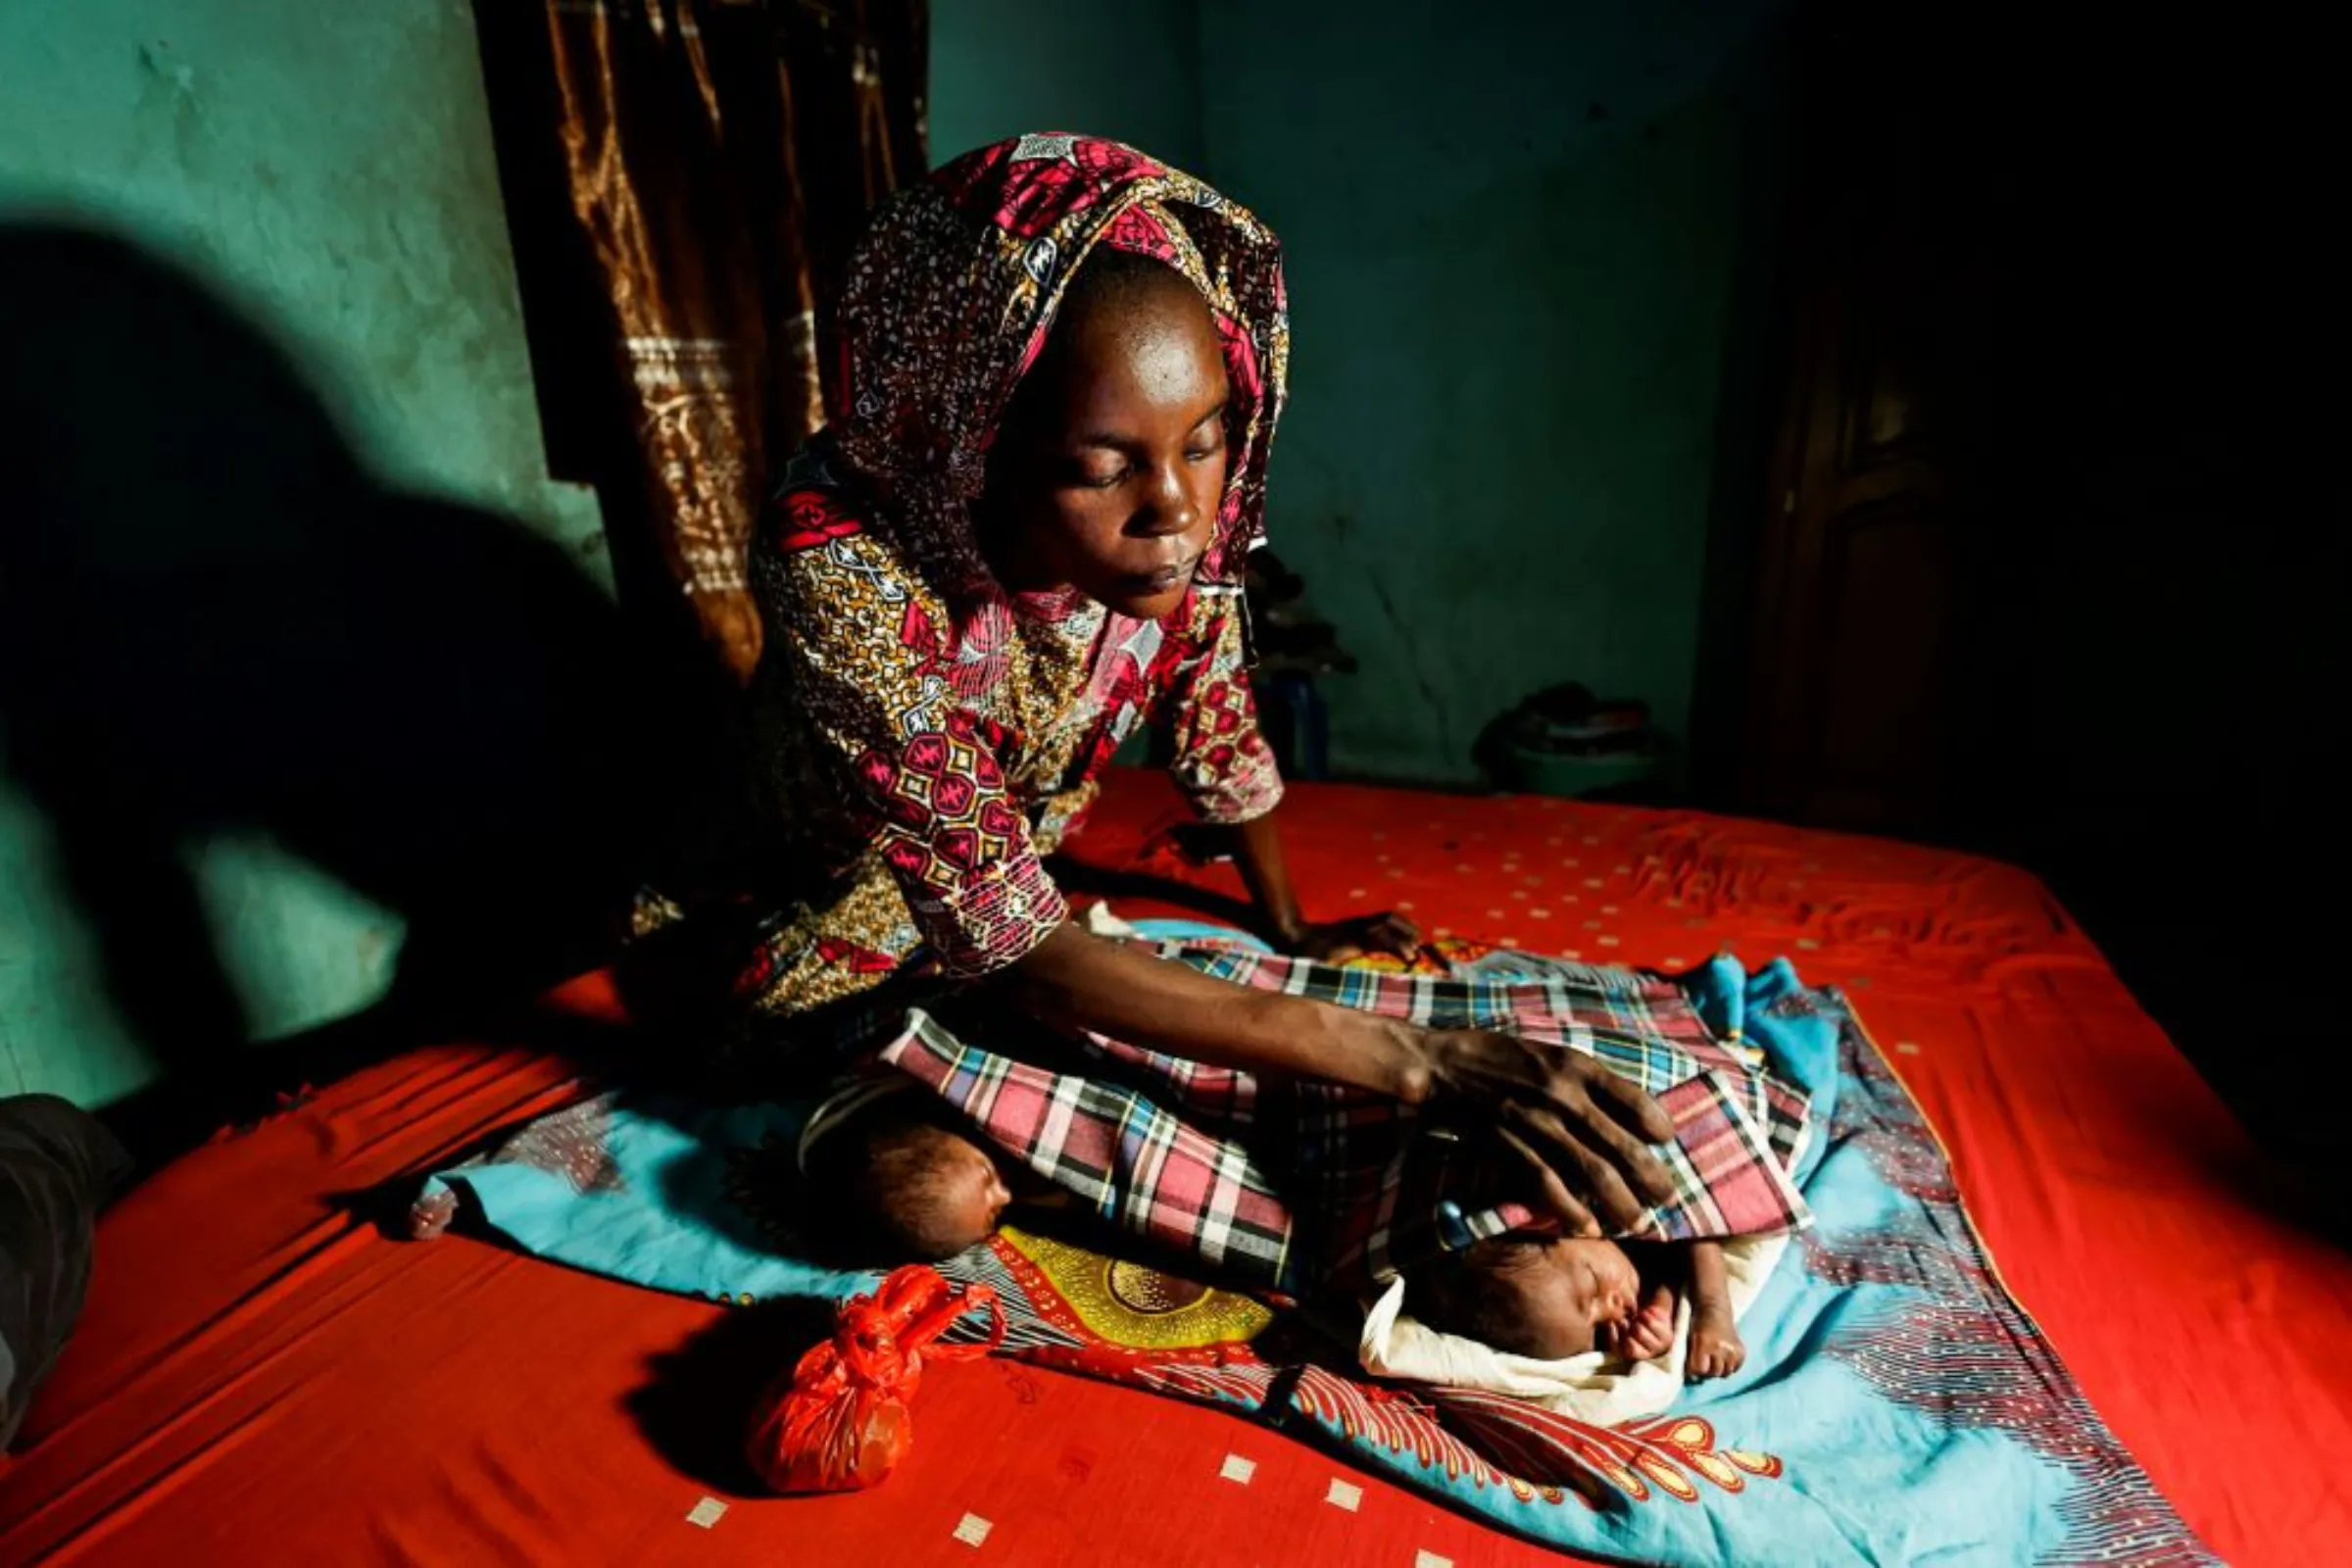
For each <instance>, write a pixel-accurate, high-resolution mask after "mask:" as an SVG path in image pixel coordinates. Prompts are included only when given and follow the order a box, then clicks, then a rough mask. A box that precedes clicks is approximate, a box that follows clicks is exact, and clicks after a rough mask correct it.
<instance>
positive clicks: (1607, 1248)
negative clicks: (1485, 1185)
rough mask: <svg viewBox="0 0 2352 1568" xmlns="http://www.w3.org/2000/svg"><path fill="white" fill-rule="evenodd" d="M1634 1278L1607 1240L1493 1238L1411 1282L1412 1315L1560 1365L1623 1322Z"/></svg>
mask: <svg viewBox="0 0 2352 1568" xmlns="http://www.w3.org/2000/svg"><path fill="white" fill-rule="evenodd" d="M1641 1284H1642V1282H1641V1276H1640V1275H1639V1274H1637V1273H1636V1272H1635V1270H1634V1264H1633V1260H1632V1259H1631V1258H1629V1257H1627V1256H1626V1255H1625V1250H1624V1249H1622V1248H1620V1247H1619V1246H1618V1245H1617V1244H1616V1243H1615V1242H1610V1241H1587V1240H1581V1239H1573V1238H1567V1237H1540V1236H1498V1237H1495V1238H1494V1239H1492V1240H1490V1241H1484V1242H1480V1243H1478V1244H1477V1245H1475V1246H1473V1247H1471V1248H1470V1249H1468V1250H1465V1251H1463V1252H1460V1253H1457V1254H1455V1255H1453V1256H1450V1257H1446V1258H1441V1259H1439V1260H1438V1261H1436V1262H1434V1263H1432V1264H1430V1265H1429V1266H1428V1267H1426V1268H1424V1269H1422V1270H1421V1271H1420V1272H1419V1273H1417V1274H1415V1275H1414V1276H1413V1287H1414V1289H1413V1292H1412V1294H1411V1296H1410V1297H1409V1298H1408V1299H1410V1300H1411V1301H1412V1303H1413V1312H1414V1315H1415V1316H1417V1317H1418V1318H1420V1319H1421V1321H1422V1322H1423V1323H1426V1324H1427V1325H1428V1326H1429V1327H1431V1328H1433V1329H1437V1330H1439V1331H1440V1332H1441V1333H1446V1334H1454V1335H1459V1336H1460V1337H1461V1338H1463V1339H1465V1340H1476V1341H1478V1342H1479V1343H1480V1344H1482V1345H1485V1346H1488V1347H1490V1348H1494V1349H1496V1350H1500V1351H1502V1352H1504V1353H1505V1354H1508V1355H1524V1356H1527V1357H1529V1358H1530V1359H1533V1360H1538V1361H1560V1360H1565V1359H1566V1358H1568V1357H1569V1356H1572V1355H1582V1354H1584V1353H1585V1352H1586V1351H1588V1350H1590V1349H1592V1348H1594V1346H1595V1345H1596V1344H1598V1343H1599V1341H1600V1338H1601V1331H1602V1329H1603V1328H1604V1327H1606V1326H1608V1325H1611V1324H1620V1323H1624V1322H1627V1321H1629V1320H1631V1318H1632V1316H1633V1314H1634V1312H1635V1311H1636V1310H1637V1309H1638V1307H1639V1306H1640V1303H1641Z"/></svg>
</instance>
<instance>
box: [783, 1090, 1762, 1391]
mask: <svg viewBox="0 0 2352 1568" xmlns="http://www.w3.org/2000/svg"><path fill="white" fill-rule="evenodd" d="M918 1089H919V1086H917V1085H915V1084H913V1083H912V1082H911V1081H892V1080H888V1079H882V1080H875V1081H871V1082H868V1083H863V1084H859V1085H857V1086H855V1087H853V1088H850V1089H848V1090H845V1091H843V1092H841V1093H839V1094H836V1095H835V1096H834V1097H833V1098H832V1099H831V1100H828V1101H827V1102H826V1103H824V1104H823V1105H822V1106H820V1107H819V1108H818V1110H817V1112H816V1113H815V1114H814V1115H813V1116H811V1117H810V1118H809V1124H808V1129H807V1131H805V1132H804V1133H803V1135H802V1139H801V1167H802V1170H803V1172H804V1174H805V1176H806V1178H807V1185H808V1188H809V1192H810V1193H811V1194H819V1195H822V1201H823V1204H824V1206H823V1208H822V1210H821V1211H819V1212H814V1213H812V1214H811V1216H810V1217H811V1219H812V1220H813V1221H815V1222H817V1223H818V1225H819V1226H820V1227H821V1230H822V1231H823V1232H824V1233H825V1234H824V1235H822V1236H821V1237H820V1240H822V1241H824V1242H826V1243H829V1244H830V1245H829V1248H828V1250H831V1251H832V1252H834V1253H835V1254H836V1255H837V1256H839V1257H840V1258H841V1259H842V1260H843V1261H845V1262H853V1263H858V1264H865V1265H871V1266H875V1267H887V1266H891V1265H895V1264H899V1263H907V1262H941V1261H944V1260H945V1259H947V1258H950V1257H954V1256H955V1255H956V1253H958V1252H961V1251H963V1250H965V1249H967V1248H971V1247H976V1246H978V1245H979V1244H980V1243H981V1242H983V1241H986V1240H987V1239H988V1238H989V1237H990V1236H991V1235H993V1234H995V1232H996V1229H997V1227H998V1225H999V1224H1000V1223H1001V1222H1002V1221H1003V1218H1004V1215H1005V1210H1006V1209H1007V1208H1008V1207H1010V1206H1012V1205H1013V1204H1014V1203H1016V1202H1026V1201H1038V1202H1052V1201H1054V1200H1055V1199H1056V1198H1058V1197H1059V1193H1058V1190H1057V1189H1054V1188H1053V1187H1051V1186H1050V1185H1048V1184H1045V1183H1043V1182H1041V1181H1040V1180H1039V1179H1038V1178H1037V1177H1035V1176H1034V1175H1032V1174H1031V1173H1030V1172H1028V1171H1026V1170H1024V1169H1021V1168H1019V1167H1013V1168H1011V1169H1007V1168H1005V1165H1004V1164H1003V1163H1002V1162H1001V1161H1000V1160H999V1158H998V1156H997V1155H996V1154H995V1153H994V1152H991V1151H990V1150H989V1149H988V1148H986V1147H985V1146H984V1145H983V1144H981V1143H980V1142H978V1141H976V1140H974V1139H972V1138H970V1137H968V1136H966V1135H965V1134H964V1132H963V1131H961V1130H960V1129H959V1128H958V1126H957V1124H956V1120H955V1118H954V1113H953V1112H952V1111H950V1110H948V1109H947V1108H946V1107H945V1106H943V1105H941V1104H940V1103H938V1102H937V1101H936V1100H935V1099H933V1097H932V1096H930V1095H928V1094H924V1093H920V1092H908V1091H916V1090H918ZM812 1207H813V1205H812ZM1637 1259H1639V1261H1637ZM1409 1284H1410V1286H1411V1288H1412V1291H1413V1299H1414V1304H1415V1312H1416V1314H1417V1315H1418V1316H1419V1317H1420V1319H1421V1321H1422V1322H1423V1323H1425V1324H1426V1325H1427V1326H1428V1327H1430V1328H1433V1329H1437V1330H1440V1331H1441V1332H1444V1333H1447V1334H1451V1335H1455V1336H1458V1337H1459V1338H1462V1339H1467V1340H1473V1341H1477V1342H1479V1343H1482V1344H1484V1345H1486V1346H1488V1347H1490V1348H1494V1349H1496V1350H1500V1351H1503V1352H1505V1353H1506V1354H1512V1355H1522V1356H1527V1357H1529V1358H1531V1359H1534V1360H1540V1361H1558V1360H1564V1359H1566V1358H1567V1357H1569V1356H1573V1355H1581V1354H1584V1353H1585V1352H1587V1351H1589V1350H1593V1349H1599V1350H1604V1351H1607V1352H1608V1353H1609V1354H1611V1355H1613V1356H1615V1357H1618V1358H1620V1359H1623V1360H1626V1361H1644V1360H1648V1359H1650V1358H1651V1357H1653V1356H1659V1355H1663V1354H1665V1353H1666V1351H1667V1350H1668V1349H1670V1348H1672V1347H1673V1344H1674V1333H1675V1302H1676V1299H1677V1298H1678V1297H1679V1296H1681V1295H1683V1294H1685V1293H1688V1294H1689V1296H1690V1299H1691V1343H1690V1348H1689V1352H1688V1354H1687V1356H1686V1358H1685V1362H1684V1375H1685V1376H1686V1377H1689V1378H1693V1379H1696V1378H1709V1377H1724V1376H1729V1375H1730V1374H1731V1373H1733V1372H1736V1371H1738V1370H1739V1369H1740V1363H1741V1362H1742V1361H1743V1360H1744V1359H1745V1357H1746V1349H1745V1348H1744V1347H1743V1346H1742V1345H1741V1343H1740V1335H1739V1331H1738V1329H1737V1328H1736V1327H1735V1326H1734V1323H1733V1312H1732V1303H1731V1299H1730V1295H1729V1292H1728V1290H1727V1288H1726V1282H1725V1275H1724V1258H1723V1250H1722V1248H1721V1246H1720V1245H1718V1244H1716V1243H1713V1242H1680V1243H1642V1244H1633V1245H1632V1246H1630V1247H1621V1246H1619V1245H1618V1244H1617V1243H1615V1242H1610V1241H1604V1240H1598V1239H1593V1240H1585V1239H1576V1238H1564V1237H1544V1236H1535V1235H1524V1236H1522V1235H1511V1236H1501V1237H1496V1238H1494V1239H1492V1240H1490V1241H1483V1242H1480V1243H1478V1244H1477V1245H1475V1246H1473V1247H1471V1248H1470V1249H1469V1250H1466V1251H1464V1252H1460V1253H1456V1254H1453V1255H1451V1256H1448V1257H1445V1258H1442V1259H1439V1260H1437V1261H1434V1262H1432V1263H1430V1264H1427V1265H1425V1266H1424V1267H1422V1268H1421V1269H1419V1270H1417V1271H1415V1272H1414V1273H1413V1274H1412V1275H1411V1276H1410V1280H1409Z"/></svg>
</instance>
